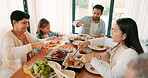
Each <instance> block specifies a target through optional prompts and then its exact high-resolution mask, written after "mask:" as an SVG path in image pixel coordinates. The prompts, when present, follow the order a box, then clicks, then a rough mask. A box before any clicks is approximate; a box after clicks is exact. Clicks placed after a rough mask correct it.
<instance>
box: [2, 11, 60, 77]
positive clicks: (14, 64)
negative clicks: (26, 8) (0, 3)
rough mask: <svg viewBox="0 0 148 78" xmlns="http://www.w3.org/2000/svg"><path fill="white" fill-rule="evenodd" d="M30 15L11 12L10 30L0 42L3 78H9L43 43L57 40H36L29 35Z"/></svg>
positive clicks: (21, 12)
mask: <svg viewBox="0 0 148 78" xmlns="http://www.w3.org/2000/svg"><path fill="white" fill-rule="evenodd" d="M29 18H30V15H29V14H27V13H25V12H23V11H19V10H16V11H13V12H12V13H11V16H10V19H11V24H12V27H13V28H12V30H10V31H8V32H7V33H6V34H5V35H4V37H3V41H2V67H3V74H1V75H3V78H9V77H10V76H11V75H12V74H13V73H14V72H16V71H17V70H18V69H20V68H21V67H22V65H23V63H24V62H26V61H29V60H30V59H31V58H32V57H33V56H34V49H41V48H43V47H44V46H45V44H44V43H43V41H46V40H51V39H57V38H54V37H53V38H46V39H37V38H35V37H34V36H33V35H31V34H30V33H29V32H28V31H27V28H28V26H29V24H28V23H29Z"/></svg>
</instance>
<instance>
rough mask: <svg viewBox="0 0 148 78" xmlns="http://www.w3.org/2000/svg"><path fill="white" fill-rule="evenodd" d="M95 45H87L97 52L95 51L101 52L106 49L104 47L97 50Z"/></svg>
mask: <svg viewBox="0 0 148 78" xmlns="http://www.w3.org/2000/svg"><path fill="white" fill-rule="evenodd" d="M96 46H97V45H88V47H89V48H91V49H93V50H97V51H101V50H105V49H106V47H105V46H104V47H103V48H97V47H96Z"/></svg>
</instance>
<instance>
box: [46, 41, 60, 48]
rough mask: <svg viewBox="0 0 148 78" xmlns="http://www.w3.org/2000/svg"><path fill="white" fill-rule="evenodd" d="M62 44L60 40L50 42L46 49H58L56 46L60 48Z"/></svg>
mask: <svg viewBox="0 0 148 78" xmlns="http://www.w3.org/2000/svg"><path fill="white" fill-rule="evenodd" d="M61 44H62V43H61V42H60V41H59V40H52V41H50V42H47V43H46V47H49V48H50V47H56V46H59V45H61Z"/></svg>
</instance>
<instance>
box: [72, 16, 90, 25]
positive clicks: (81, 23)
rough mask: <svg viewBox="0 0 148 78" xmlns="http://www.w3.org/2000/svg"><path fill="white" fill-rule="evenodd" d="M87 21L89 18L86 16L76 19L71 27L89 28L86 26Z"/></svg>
mask: <svg viewBox="0 0 148 78" xmlns="http://www.w3.org/2000/svg"><path fill="white" fill-rule="evenodd" d="M88 19H89V17H88V16H85V17H83V18H81V19H77V20H75V21H74V22H73V25H74V26H76V27H80V26H83V27H85V28H89V24H88V22H87V21H88Z"/></svg>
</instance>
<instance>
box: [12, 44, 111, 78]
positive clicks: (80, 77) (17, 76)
mask: <svg viewBox="0 0 148 78" xmlns="http://www.w3.org/2000/svg"><path fill="white" fill-rule="evenodd" d="M68 45H70V46H74V45H73V44H72V43H71V42H70V43H68ZM51 51H52V49H42V50H41V52H39V53H38V54H36V55H35V56H34V57H33V58H31V59H30V60H29V61H28V62H25V63H24V64H25V65H26V67H28V68H29V67H30V66H31V65H32V64H33V63H35V62H37V60H42V59H46V58H44V57H43V56H46V55H48V54H49V53H50V52H51ZM91 53H93V55H95V57H97V56H98V55H100V54H101V59H102V60H104V61H107V62H108V60H107V59H108V58H109V54H108V52H107V51H106V50H104V51H92V52H91ZM75 73H76V75H75V78H103V77H102V76H101V75H99V74H93V73H90V72H89V71H87V70H86V69H85V67H83V69H82V71H80V72H75ZM11 78H32V77H31V76H30V75H29V74H26V73H24V70H23V67H21V68H20V69H19V70H18V71H16V72H15V73H14V74H13V75H12V76H11Z"/></svg>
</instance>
